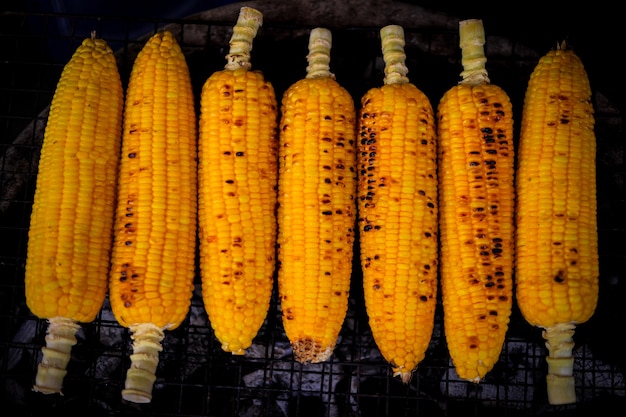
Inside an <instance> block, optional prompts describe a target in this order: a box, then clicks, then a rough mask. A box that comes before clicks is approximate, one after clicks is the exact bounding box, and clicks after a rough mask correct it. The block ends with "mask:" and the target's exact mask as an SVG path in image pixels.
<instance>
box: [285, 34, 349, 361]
mask: <svg viewBox="0 0 626 417" xmlns="http://www.w3.org/2000/svg"><path fill="white" fill-rule="evenodd" d="M331 45H332V36H331V32H330V31H329V30H327V29H324V28H314V29H313V30H312V31H311V33H310V38H309V55H308V57H307V58H308V67H307V74H306V77H305V78H303V79H301V80H299V81H297V82H295V83H294V84H292V85H291V86H290V87H289V88H288V89H287V91H286V92H285V94H284V96H283V98H282V103H281V104H282V112H281V119H280V124H279V139H280V143H279V164H278V167H279V175H278V178H279V180H278V202H279V206H278V226H279V227H278V259H279V269H278V290H279V296H280V303H281V311H282V317H283V325H284V329H285V332H286V334H287V337H288V338H289V341H290V342H291V345H292V347H293V353H294V357H295V358H296V360H298V361H299V362H303V363H307V362H322V361H325V360H327V359H329V358H330V356H331V355H332V353H333V350H334V347H335V344H336V341H337V338H338V336H339V332H340V330H341V327H342V324H343V321H344V319H345V315H346V311H347V307H348V295H349V290H350V277H351V273H352V258H353V244H354V227H355V224H356V201H355V195H356V169H355V167H356V155H355V153H356V143H355V140H356V110H355V106H354V102H353V99H352V97H351V96H350V94H349V93H348V92H347V90H346V89H344V88H343V87H342V86H341V85H340V84H339V83H338V82H337V81H336V80H335V77H334V74H332V73H331V72H330V67H329V63H330V49H331Z"/></svg>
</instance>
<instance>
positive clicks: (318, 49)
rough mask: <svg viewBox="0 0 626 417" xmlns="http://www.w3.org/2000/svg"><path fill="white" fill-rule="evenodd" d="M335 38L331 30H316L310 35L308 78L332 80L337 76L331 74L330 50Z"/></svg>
mask: <svg viewBox="0 0 626 417" xmlns="http://www.w3.org/2000/svg"><path fill="white" fill-rule="evenodd" d="M332 44H333V38H332V33H331V31H330V30H328V29H325V28H314V29H312V30H311V34H310V35H309V54H308V55H307V57H306V58H307V62H308V66H307V68H306V78H332V79H335V74H333V73H332V72H330V50H331V48H332Z"/></svg>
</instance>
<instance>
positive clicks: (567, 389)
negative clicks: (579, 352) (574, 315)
mask: <svg viewBox="0 0 626 417" xmlns="http://www.w3.org/2000/svg"><path fill="white" fill-rule="evenodd" d="M575 327H576V326H575V325H574V324H572V323H559V324H556V325H554V326H552V327H547V328H545V329H544V331H543V338H544V339H545V340H546V348H547V349H548V356H547V358H546V361H547V362H548V374H547V376H546V382H547V391H548V402H549V403H550V404H552V405H561V404H573V403H575V402H576V391H575V387H574V357H573V356H572V350H573V349H574V341H573V336H574V330H575Z"/></svg>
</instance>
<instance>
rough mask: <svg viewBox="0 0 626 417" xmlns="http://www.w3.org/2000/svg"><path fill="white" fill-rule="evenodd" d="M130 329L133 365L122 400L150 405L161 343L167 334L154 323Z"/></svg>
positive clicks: (127, 374) (132, 326)
mask: <svg viewBox="0 0 626 417" xmlns="http://www.w3.org/2000/svg"><path fill="white" fill-rule="evenodd" d="M129 329H130V331H131V337H132V339H133V354H132V355H130V360H131V364H130V368H129V369H128V372H127V373H126V382H125V385H124V390H122V398H123V399H124V400H126V401H131V402H134V403H149V402H150V401H152V387H153V386H154V381H156V375H155V373H156V368H157V366H158V364H159V352H161V350H163V347H162V346H161V342H162V341H163V338H164V336H165V334H164V332H163V329H162V328H160V327H158V326H155V325H154V324H152V323H141V324H135V325H131V326H129Z"/></svg>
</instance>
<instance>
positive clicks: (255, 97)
mask: <svg viewBox="0 0 626 417" xmlns="http://www.w3.org/2000/svg"><path fill="white" fill-rule="evenodd" d="M262 21H263V15H262V14H261V12H259V11H258V10H256V9H253V8H249V7H242V8H241V11H240V14H239V19H238V21H237V24H236V25H235V27H234V28H233V35H232V38H231V42H230V51H229V54H228V55H227V56H226V60H227V64H226V66H225V68H224V70H222V71H218V72H215V73H214V74H212V75H211V76H210V77H209V78H208V80H207V81H206V82H205V84H204V86H203V89H202V95H201V99H200V132H199V133H200V138H199V166H198V168H199V185H200V187H199V192H198V198H199V226H200V227H199V230H200V271H201V274H202V295H203V299H204V305H205V307H206V310H207V314H208V317H209V320H210V322H211V326H212V327H213V330H214V332H215V335H216V337H217V339H218V340H219V341H220V342H221V343H222V349H224V350H225V351H227V352H232V353H233V354H244V353H245V349H247V348H248V347H250V345H251V344H252V339H253V338H254V337H255V336H256V334H257V333H258V331H259V329H260V327H261V325H262V324H263V322H264V320H265V317H266V315H267V311H268V309H269V303H270V298H271V295H272V287H273V281H274V279H273V275H274V268H275V251H276V214H275V209H276V185H277V184H276V182H277V175H278V165H277V152H278V150H277V146H278V138H277V131H276V128H277V122H278V118H277V116H278V109H277V103H276V96H275V93H274V88H273V86H272V84H271V83H270V82H269V81H266V80H265V78H264V76H263V74H262V73H261V72H259V71H252V70H251V64H250V51H251V49H252V41H253V38H254V36H255V35H256V33H257V30H258V28H259V27H260V26H261V24H262Z"/></svg>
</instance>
